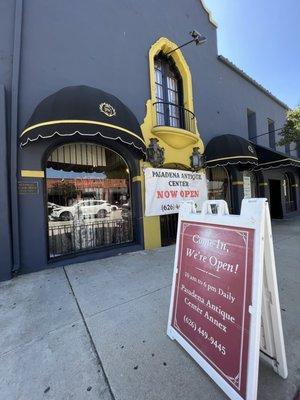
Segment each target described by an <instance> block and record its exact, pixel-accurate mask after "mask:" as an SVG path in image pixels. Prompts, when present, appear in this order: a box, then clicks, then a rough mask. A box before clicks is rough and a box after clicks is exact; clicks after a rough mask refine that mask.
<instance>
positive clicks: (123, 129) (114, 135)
mask: <svg viewBox="0 0 300 400" xmlns="http://www.w3.org/2000/svg"><path fill="white" fill-rule="evenodd" d="M55 136H61V137H71V136H78V137H82V136H86V137H95V138H96V137H102V138H104V139H107V140H118V141H121V142H122V143H125V144H126V145H128V146H130V147H132V148H133V149H136V150H138V151H139V152H141V153H143V154H144V155H145V154H146V146H145V142H144V139H143V135H142V132H141V128H140V125H139V123H138V120H137V119H136V117H135V115H134V114H133V113H132V111H130V110H129V108H128V107H127V106H126V105H125V104H123V103H122V102H121V101H120V100H119V99H118V98H117V97H115V96H113V95H111V94H109V93H106V92H103V91H102V90H100V89H96V88H92V87H89V86H69V87H65V88H63V89H61V90H59V91H58V92H56V93H54V94H52V95H50V96H49V97H47V98H45V99H44V100H43V101H42V102H41V103H40V104H39V105H38V106H37V107H36V109H35V111H34V113H33V114H32V116H31V118H30V120H29V121H28V123H27V125H26V127H25V128H24V130H23V132H22V134H21V137H20V145H21V147H24V146H26V145H28V144H29V143H32V142H35V141H38V140H43V139H51V138H53V137H55Z"/></svg>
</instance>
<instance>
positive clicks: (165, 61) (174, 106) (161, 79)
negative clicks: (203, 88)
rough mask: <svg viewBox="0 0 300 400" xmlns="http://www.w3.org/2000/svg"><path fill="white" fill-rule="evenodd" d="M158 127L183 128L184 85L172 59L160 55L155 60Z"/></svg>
mask: <svg viewBox="0 0 300 400" xmlns="http://www.w3.org/2000/svg"><path fill="white" fill-rule="evenodd" d="M154 69H155V89H156V116H157V125H166V126H173V127H177V128H180V127H183V115H181V114H182V109H181V106H182V89H181V87H182V83H181V77H180V74H179V72H178V71H177V69H176V67H175V65H174V62H173V61H172V59H170V58H167V57H166V56H164V55H163V54H159V55H158V56H157V57H156V58H155V60H154Z"/></svg>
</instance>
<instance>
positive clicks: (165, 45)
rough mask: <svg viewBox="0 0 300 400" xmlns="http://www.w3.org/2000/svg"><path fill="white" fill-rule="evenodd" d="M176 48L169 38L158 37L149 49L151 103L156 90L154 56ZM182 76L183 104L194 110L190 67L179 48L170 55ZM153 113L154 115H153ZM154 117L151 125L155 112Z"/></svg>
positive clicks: (154, 99)
mask: <svg viewBox="0 0 300 400" xmlns="http://www.w3.org/2000/svg"><path fill="white" fill-rule="evenodd" d="M177 48H178V45H177V44H176V43H174V42H171V40H169V39H167V38H165V37H161V38H159V39H158V40H157V41H156V42H155V43H154V44H153V45H152V46H151V48H150V50H149V76H150V94H151V101H152V104H153V103H155V102H156V91H155V70H154V58H155V56H157V54H158V53H160V52H161V51H162V52H163V53H165V54H166V53H168V52H170V51H172V50H175V49H177ZM170 57H171V58H172V59H173V61H174V63H175V65H176V67H177V69H178V71H179V73H180V75H181V78H182V86H183V106H184V108H187V109H188V110H190V111H192V112H194V101H193V86H192V75H191V71H190V68H189V66H188V64H187V62H186V61H185V58H184V57H183V54H182V52H181V50H180V49H178V50H176V51H174V52H173V53H172V55H171V56H170ZM154 114H155V115H154ZM153 115H154V117H155V119H154V124H153V126H155V125H156V113H153Z"/></svg>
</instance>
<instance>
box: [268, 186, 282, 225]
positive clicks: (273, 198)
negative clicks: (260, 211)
mask: <svg viewBox="0 0 300 400" xmlns="http://www.w3.org/2000/svg"><path fill="white" fill-rule="evenodd" d="M269 189H270V212H271V218H277V219H280V218H282V217H283V212H282V203H281V181H280V180H279V179H269Z"/></svg>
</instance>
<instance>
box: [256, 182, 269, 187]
mask: <svg viewBox="0 0 300 400" xmlns="http://www.w3.org/2000/svg"><path fill="white" fill-rule="evenodd" d="M258 185H259V186H268V185H269V184H268V182H260V183H259V184H258Z"/></svg>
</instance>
